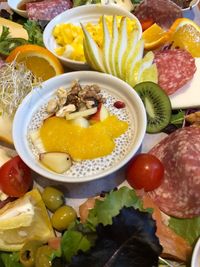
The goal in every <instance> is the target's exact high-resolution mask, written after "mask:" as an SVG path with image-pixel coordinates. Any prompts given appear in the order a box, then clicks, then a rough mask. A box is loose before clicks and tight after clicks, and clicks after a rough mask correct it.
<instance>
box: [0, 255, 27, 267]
mask: <svg viewBox="0 0 200 267" xmlns="http://www.w3.org/2000/svg"><path fill="white" fill-rule="evenodd" d="M0 266H1V267H23V265H22V264H21V263H20V262H19V253H18V252H12V253H10V252H1V253H0Z"/></svg>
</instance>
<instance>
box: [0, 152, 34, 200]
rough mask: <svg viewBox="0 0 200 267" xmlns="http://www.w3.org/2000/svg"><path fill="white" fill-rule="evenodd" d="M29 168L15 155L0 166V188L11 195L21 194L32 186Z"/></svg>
mask: <svg viewBox="0 0 200 267" xmlns="http://www.w3.org/2000/svg"><path fill="white" fill-rule="evenodd" d="M32 184H33V180H32V177H31V170H30V168H29V167H28V166H27V165H26V164H25V163H24V162H23V161H22V160H21V158H20V157H19V156H16V157H14V158H12V159H10V160H9V161H7V162H6V163H5V164H4V165H3V166H2V167H1V168H0V188H1V190H2V191H3V192H4V193H5V194H7V195H9V196H11V197H21V196H23V195H24V194H25V193H26V192H27V191H28V190H29V189H30V188H31V186H32Z"/></svg>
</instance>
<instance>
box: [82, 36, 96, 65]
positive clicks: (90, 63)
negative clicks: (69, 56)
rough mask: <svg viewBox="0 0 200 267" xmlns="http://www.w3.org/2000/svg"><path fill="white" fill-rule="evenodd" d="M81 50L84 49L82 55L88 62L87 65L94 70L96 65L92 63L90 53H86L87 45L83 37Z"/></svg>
mask: <svg viewBox="0 0 200 267" xmlns="http://www.w3.org/2000/svg"><path fill="white" fill-rule="evenodd" d="M83 51H84V56H85V59H86V62H87V63H88V65H89V66H90V67H91V68H92V69H93V70H96V69H97V67H96V66H95V65H94V63H93V61H92V60H91V58H90V55H89V53H88V51H89V50H88V47H87V44H86V41H85V39H84V40H83Z"/></svg>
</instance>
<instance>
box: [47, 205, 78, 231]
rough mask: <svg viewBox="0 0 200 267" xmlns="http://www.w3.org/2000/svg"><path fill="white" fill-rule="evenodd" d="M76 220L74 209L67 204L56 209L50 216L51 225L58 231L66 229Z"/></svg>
mask: <svg viewBox="0 0 200 267" xmlns="http://www.w3.org/2000/svg"><path fill="white" fill-rule="evenodd" d="M75 220H76V211H75V210H74V209H73V208H72V207H71V206H68V205H65V206H62V207H60V208H59V209H57V210H56V212H55V213H54V214H53V216H52V218H51V223H52V225H53V227H54V228H55V229H56V230H58V231H63V230H66V229H67V228H68V227H69V225H70V224H71V223H72V222H74V221H75Z"/></svg>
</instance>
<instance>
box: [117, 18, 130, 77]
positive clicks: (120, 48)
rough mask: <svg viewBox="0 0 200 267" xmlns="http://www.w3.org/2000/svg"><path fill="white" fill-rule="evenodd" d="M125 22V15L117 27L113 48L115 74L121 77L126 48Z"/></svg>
mask: <svg viewBox="0 0 200 267" xmlns="http://www.w3.org/2000/svg"><path fill="white" fill-rule="evenodd" d="M127 39H128V38H127V22H126V17H122V19H121V22H120V27H119V35H118V41H117V46H116V49H115V69H116V76H117V77H118V78H122V58H123V55H124V53H125V51H126V48H127Z"/></svg>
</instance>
